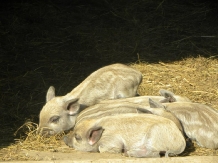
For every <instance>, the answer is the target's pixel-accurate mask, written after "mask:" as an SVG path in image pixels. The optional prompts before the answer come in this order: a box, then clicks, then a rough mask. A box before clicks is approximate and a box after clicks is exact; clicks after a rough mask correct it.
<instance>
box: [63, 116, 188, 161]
mask: <svg viewBox="0 0 218 163" xmlns="http://www.w3.org/2000/svg"><path fill="white" fill-rule="evenodd" d="M64 141H65V143H66V144H67V145H68V146H70V147H73V148H75V149H76V150H80V151H89V152H100V153H103V152H109V153H122V152H124V153H125V155H126V156H132V157H160V155H161V154H163V153H165V157H168V155H177V154H180V153H182V152H183V151H184V149H185V146H186V142H185V139H184V137H183V135H182V133H181V132H180V130H179V129H178V128H177V126H176V125H175V123H174V122H172V121H171V120H169V119H166V118H163V117H160V116H156V115H153V114H136V113H129V114H120V115H114V116H106V117H101V118H97V119H87V120H84V121H83V122H81V123H80V124H79V125H77V126H75V128H74V131H73V132H72V133H71V135H69V136H68V137H67V136H65V138H64Z"/></svg>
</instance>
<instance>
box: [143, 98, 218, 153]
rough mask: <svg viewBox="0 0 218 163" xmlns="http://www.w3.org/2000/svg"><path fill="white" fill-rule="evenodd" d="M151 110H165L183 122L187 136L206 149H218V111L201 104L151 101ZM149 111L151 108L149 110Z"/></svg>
mask: <svg viewBox="0 0 218 163" xmlns="http://www.w3.org/2000/svg"><path fill="white" fill-rule="evenodd" d="M150 107H151V108H157V109H159V108H162V109H163V108H164V109H165V110H166V111H169V112H171V113H172V114H174V115H175V117H177V119H178V120H179V121H180V122H181V125H182V127H183V129H184V132H185V134H186V135H187V137H188V138H190V139H191V140H194V141H196V143H197V144H198V145H199V146H201V147H205V148H210V149H217V148H218V110H215V109H213V108H212V107H210V106H207V105H205V104H201V103H191V102H174V103H163V104H161V103H159V102H156V101H152V100H151V101H150ZM147 109H148V110H149V108H147Z"/></svg>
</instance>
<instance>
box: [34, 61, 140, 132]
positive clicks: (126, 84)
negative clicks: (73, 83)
mask: <svg viewBox="0 0 218 163" xmlns="http://www.w3.org/2000/svg"><path fill="white" fill-rule="evenodd" d="M141 81H142V74H141V73H140V72H139V71H137V70H135V69H133V68H131V67H129V66H126V65H123V64H112V65H109V66H105V67H103V68H100V69H99V70H97V71H95V72H93V73H92V74H91V75H90V76H88V77H87V78H86V79H85V80H84V81H83V82H82V83H81V84H79V85H78V86H77V87H76V88H74V89H73V90H72V91H71V92H70V93H68V94H66V95H65V96H59V97H55V91H54V87H50V88H49V90H48V92H47V97H46V101H47V102H46V104H45V105H44V106H43V108H42V110H41V112H40V117H39V128H38V133H42V134H48V135H52V134H57V133H60V132H63V131H66V130H69V129H71V128H73V127H74V124H75V120H76V117H77V115H78V113H79V112H80V111H82V110H83V109H84V108H86V107H88V106H91V105H94V104H96V103H98V102H100V101H102V100H106V99H117V98H126V97H133V96H136V95H137V89H138V86H139V84H140V83H141Z"/></svg>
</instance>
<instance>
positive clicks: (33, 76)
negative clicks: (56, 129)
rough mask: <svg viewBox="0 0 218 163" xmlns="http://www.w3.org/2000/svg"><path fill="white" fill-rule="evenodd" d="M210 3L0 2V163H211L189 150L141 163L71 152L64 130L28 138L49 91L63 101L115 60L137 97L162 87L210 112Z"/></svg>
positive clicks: (213, 22)
mask: <svg viewBox="0 0 218 163" xmlns="http://www.w3.org/2000/svg"><path fill="white" fill-rule="evenodd" d="M217 4H218V3H217V2H213V1H203V0H201V1H195V0H184V1H179V0H174V1H173V2H172V1H171V2H170V1H164V0H157V1H150V0H144V1H143V0H130V1H122V0H118V1H113V0H109V1H99V2H96V1H94V0H90V1H88V2H85V1H83V0H82V1H77V0H76V1H70V0H65V1H64V2H63V1H61V0H54V1H49V0H48V1H47V0H42V1H34V0H28V1H25V0H22V1H16V0H11V1H2V2H1V5H0V63H1V64H0V76H1V78H0V88H1V91H0V111H1V114H0V121H1V123H0V128H1V130H0V161H40V160H41V161H45V160H47V161H52V162H53V161H55V162H58V161H61V160H63V159H64V160H71V161H81V162H83V161H84V162H87V161H95V162H101V161H105V162H114V161H117V162H124V161H126V162H131V161H133V160H134V161H135V162H137V161H138V162H139V161H142V160H143V161H144V160H146V162H149V161H150V162H155V163H158V161H159V162H167V161H171V162H181V163H182V162H190V160H191V162H217V160H218V159H217V157H218V150H211V149H205V148H200V147H198V146H197V145H195V144H194V143H193V146H190V147H189V148H187V149H186V150H185V151H184V152H183V153H182V154H181V155H179V156H178V157H172V158H160V159H145V158H128V157H125V156H123V155H121V154H99V153H84V152H78V151H74V150H73V149H70V148H68V147H66V146H65V145H64V144H63V142H62V136H63V135H64V133H63V134H60V135H57V136H53V137H50V138H44V137H40V136H39V135H36V134H35V130H36V128H37V124H38V115H39V112H40V109H41V108H42V106H43V105H44V103H45V94H46V91H47V89H48V88H49V86H50V85H53V86H55V88H56V91H57V94H58V95H65V94H66V93H68V92H69V91H71V90H72V89H73V88H74V87H75V86H77V85H78V84H79V83H80V82H81V81H83V80H84V79H85V78H86V77H87V76H88V75H89V74H90V73H91V72H93V71H94V70H96V69H98V68H100V67H102V66H105V65H108V64H112V63H116V62H120V63H124V64H128V65H130V66H132V67H134V68H136V69H138V70H140V71H141V72H142V73H143V82H142V84H141V85H140V88H139V93H140V94H141V95H158V91H159V89H168V90H170V91H173V92H174V93H175V94H178V95H182V96H187V97H188V98H190V99H191V100H192V101H193V102H200V103H204V104H207V105H210V106H212V107H214V108H215V109H218V100H217V98H218V57H217V56H218V26H217V24H218V19H217V14H218V13H217V11H218V10H217V7H218V6H217ZM104 159H106V160H104ZM64 162H66V161H64Z"/></svg>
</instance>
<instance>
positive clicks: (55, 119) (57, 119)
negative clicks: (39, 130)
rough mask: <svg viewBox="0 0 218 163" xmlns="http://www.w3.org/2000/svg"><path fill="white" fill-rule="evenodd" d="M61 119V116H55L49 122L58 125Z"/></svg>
mask: <svg viewBox="0 0 218 163" xmlns="http://www.w3.org/2000/svg"><path fill="white" fill-rule="evenodd" d="M59 119H60V116H53V117H51V118H50V120H49V122H50V123H58V121H59Z"/></svg>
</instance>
